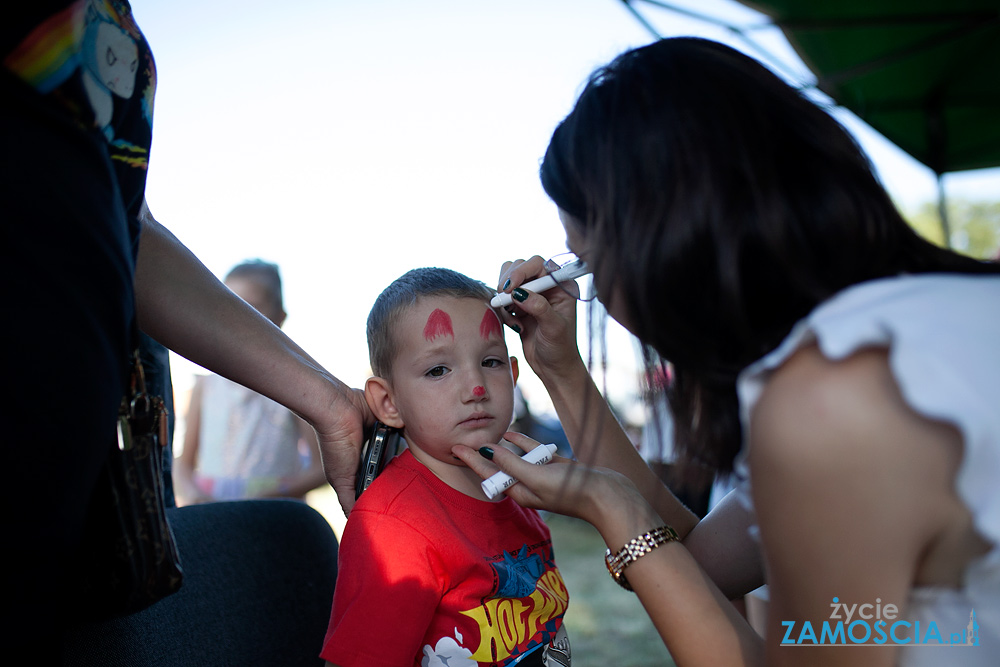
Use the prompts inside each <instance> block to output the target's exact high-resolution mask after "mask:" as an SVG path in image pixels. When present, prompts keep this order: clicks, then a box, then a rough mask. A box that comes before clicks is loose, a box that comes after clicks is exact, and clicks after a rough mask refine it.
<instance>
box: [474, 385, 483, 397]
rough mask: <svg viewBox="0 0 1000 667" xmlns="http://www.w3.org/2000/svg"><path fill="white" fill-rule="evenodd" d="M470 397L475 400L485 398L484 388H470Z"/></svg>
mask: <svg viewBox="0 0 1000 667" xmlns="http://www.w3.org/2000/svg"><path fill="white" fill-rule="evenodd" d="M472 395H473V396H475V397H477V398H480V397H482V396H485V395H486V387H473V388H472Z"/></svg>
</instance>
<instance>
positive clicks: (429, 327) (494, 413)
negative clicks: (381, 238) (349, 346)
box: [383, 296, 517, 481]
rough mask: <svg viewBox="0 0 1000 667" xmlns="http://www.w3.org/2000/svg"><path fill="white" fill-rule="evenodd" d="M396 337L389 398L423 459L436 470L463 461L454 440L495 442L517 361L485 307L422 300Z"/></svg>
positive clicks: (503, 426)
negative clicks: (453, 448) (509, 353)
mask: <svg viewBox="0 0 1000 667" xmlns="http://www.w3.org/2000/svg"><path fill="white" fill-rule="evenodd" d="M392 335H393V339H394V341H395V343H396V350H397V352H396V358H395V359H394V360H393V363H392V380H391V384H390V385H389V389H388V393H389V395H388V398H387V401H388V405H389V406H390V408H391V409H392V410H394V411H395V413H396V416H397V417H398V421H399V422H400V423H402V424H403V425H404V436H405V438H406V442H407V444H408V445H409V446H410V447H411V449H412V450H413V451H414V455H415V456H417V458H418V460H420V461H421V462H422V463H424V465H427V466H428V467H430V468H431V469H432V470H434V471H435V472H438V471H439V470H440V466H441V463H446V464H447V465H448V466H449V467H451V466H455V465H461V466H464V464H463V463H462V462H461V461H459V459H457V458H455V457H454V456H452V454H451V448H452V447H453V446H455V445H457V444H463V445H468V446H470V447H474V448H479V447H481V446H483V445H488V444H496V443H498V442H499V441H500V439H501V438H502V437H503V434H504V433H505V432H506V431H507V429H508V427H509V426H510V423H511V418H512V415H513V410H514V382H515V381H516V379H517V365H516V360H513V359H511V358H510V357H509V356H508V354H507V344H506V343H505V342H504V339H503V329H502V328H501V325H500V320H499V318H498V317H497V315H496V313H494V312H493V310H492V309H491V308H489V306H488V304H487V303H486V302H485V301H479V300H477V299H472V298H462V299H457V298H454V297H433V296H432V297H422V298H420V299H419V300H418V301H417V303H416V304H415V305H414V306H412V307H410V308H408V309H407V310H406V311H404V312H403V313H402V317H400V318H399V319H397V320H396V323H395V324H394V327H393V332H392ZM383 421H386V420H385V419H383ZM386 423H389V422H388V421H386ZM389 425H393V424H391V423H390V424H389ZM421 454H424V455H425V456H421ZM439 474H440V473H439ZM446 481H447V480H446Z"/></svg>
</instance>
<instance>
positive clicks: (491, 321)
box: [479, 308, 503, 340]
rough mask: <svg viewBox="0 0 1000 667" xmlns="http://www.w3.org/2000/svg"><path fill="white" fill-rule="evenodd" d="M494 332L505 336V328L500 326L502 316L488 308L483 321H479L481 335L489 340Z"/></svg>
mask: <svg viewBox="0 0 1000 667" xmlns="http://www.w3.org/2000/svg"><path fill="white" fill-rule="evenodd" d="M493 334H496V335H498V336H500V337H501V338H503V329H501V328H500V318H498V317H497V314H496V313H494V312H493V311H492V310H490V309H489V308H487V309H486V312H485V313H483V321H482V322H480V323H479V335H480V336H482V337H483V338H484V339H486V340H489V339H490V336H492V335H493Z"/></svg>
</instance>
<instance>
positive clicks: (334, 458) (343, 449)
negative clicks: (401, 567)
mask: <svg viewBox="0 0 1000 667" xmlns="http://www.w3.org/2000/svg"><path fill="white" fill-rule="evenodd" d="M329 414H330V415H331V419H330V421H329V423H328V424H325V425H320V424H313V428H315V429H316V435H317V437H318V439H319V450H320V455H321V457H322V459H323V471H324V472H325V473H326V480H327V481H328V482H329V483H330V486H332V487H333V490H334V491H336V492H337V499H338V500H339V501H340V506H341V508H343V510H344V514H345V515H349V514H350V513H351V509H352V508H353V507H354V500H355V498H354V483H355V479H356V475H357V472H358V465H359V464H360V462H361V447H362V445H363V444H364V433H365V426H366V425H367V424H370V423H372V422H373V421H374V417H373V416H372V414H371V411H370V410H369V409H368V403H367V402H366V401H365V393H364V391H362V390H361V389H348V390H346V392H336V393H335V394H334V399H333V404H332V405H331V406H330V410H329Z"/></svg>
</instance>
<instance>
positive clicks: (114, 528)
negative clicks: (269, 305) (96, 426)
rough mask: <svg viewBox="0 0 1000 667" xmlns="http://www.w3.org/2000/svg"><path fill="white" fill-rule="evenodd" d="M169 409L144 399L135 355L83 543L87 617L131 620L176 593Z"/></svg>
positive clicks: (147, 397)
mask: <svg viewBox="0 0 1000 667" xmlns="http://www.w3.org/2000/svg"><path fill="white" fill-rule="evenodd" d="M166 444H167V410H166V405H165V403H164V401H163V398H162V397H161V396H150V395H149V393H147V391H146V380H145V374H144V372H143V367H142V362H141V361H140V360H139V350H138V349H136V350H135V352H134V353H133V355H132V371H131V380H130V382H129V387H128V391H127V392H126V395H125V396H123V397H122V402H121V406H120V408H119V411H118V441H117V443H116V444H114V445H112V446H111V451H110V452H109V454H108V459H107V462H106V463H105V465H104V468H103V470H102V471H101V474H100V476H99V478H98V482H97V489H96V490H95V496H94V499H93V501H92V505H91V518H92V519H93V523H94V524H96V527H95V528H94V529H93V530H90V531H89V534H88V536H87V538H86V539H85V543H86V544H85V547H84V549H85V552H86V553H87V556H86V561H87V563H88V564H87V565H86V566H85V570H84V580H83V589H84V590H83V592H84V597H83V601H84V603H85V605H86V608H87V612H88V613H87V614H86V615H88V616H91V615H93V616H98V617H108V616H117V615H122V614H130V613H134V612H137V611H140V610H142V609H145V608H146V607H149V606H150V605H152V604H153V603H154V602H157V601H159V600H161V599H163V598H165V597H167V596H168V595H171V594H173V593H175V592H177V591H178V590H179V589H180V587H181V583H182V581H183V571H182V570H181V560H180V555H179V554H178V552H177V544H176V541H175V539H174V535H173V532H172V531H171V529H170V524H169V522H168V520H167V514H166V502H165V497H164V481H163V450H162V448H163V447H165V446H166Z"/></svg>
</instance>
